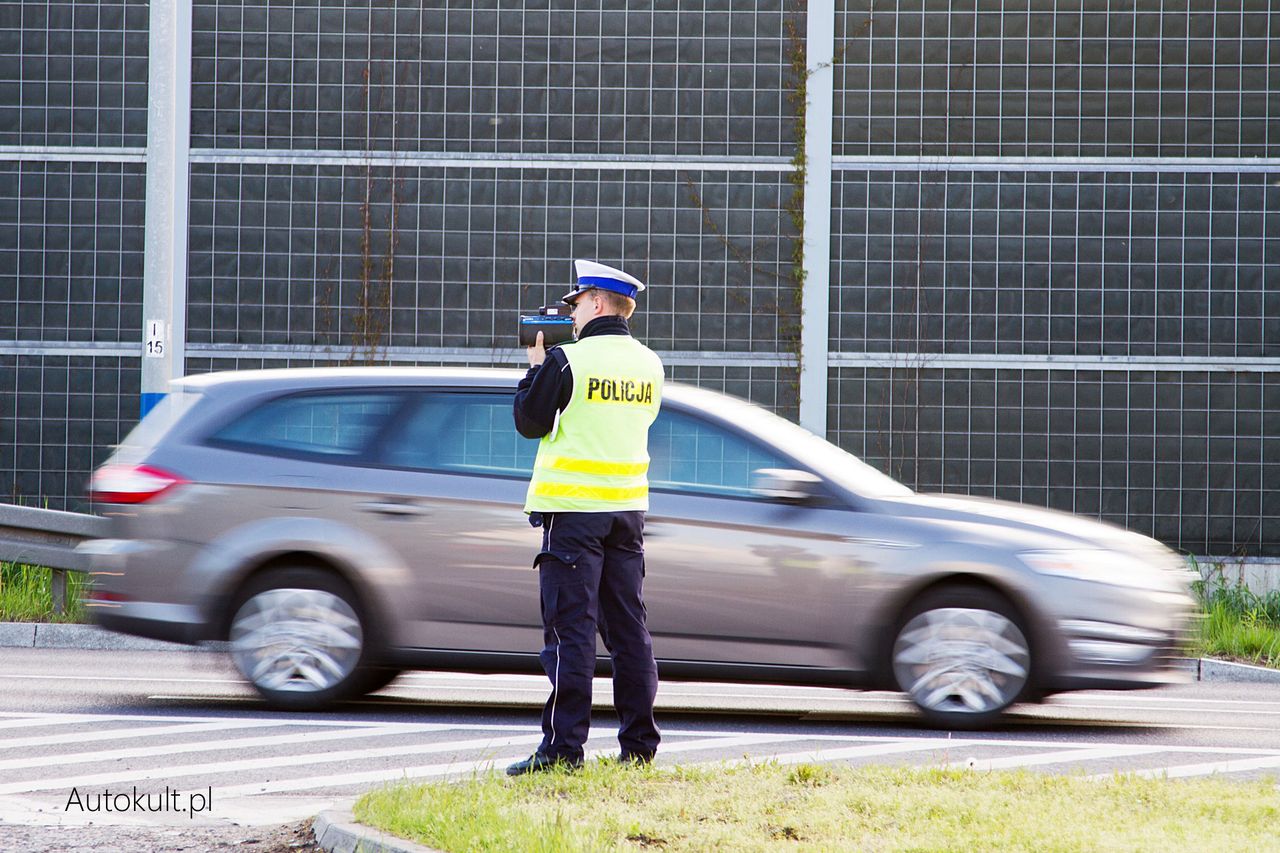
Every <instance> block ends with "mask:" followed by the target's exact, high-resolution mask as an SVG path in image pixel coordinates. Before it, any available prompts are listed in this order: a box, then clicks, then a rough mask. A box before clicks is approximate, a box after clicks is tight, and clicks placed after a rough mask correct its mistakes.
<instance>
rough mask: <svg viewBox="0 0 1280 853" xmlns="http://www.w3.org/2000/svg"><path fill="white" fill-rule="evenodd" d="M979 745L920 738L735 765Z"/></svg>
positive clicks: (738, 762) (753, 759)
mask: <svg viewBox="0 0 1280 853" xmlns="http://www.w3.org/2000/svg"><path fill="white" fill-rule="evenodd" d="M975 743H978V742H977V741H967V740H948V739H947V738H918V739H916V740H912V741H898V742H896V743H877V744H868V745H866V746H848V747H843V748H839V749H811V750H808V751H807V752H788V753H784V754H782V755H763V756H760V757H758V758H749V759H741V760H739V761H736V762H734V763H735V764H743V763H756V762H759V761H776V762H777V763H779V764H806V763H809V762H813V763H822V762H827V761H840V760H843V759H847V758H871V757H874V756H877V755H897V754H900V753H904V752H920V751H922V750H926V749H958V748H961V747H969V746H972V745H974V744H975Z"/></svg>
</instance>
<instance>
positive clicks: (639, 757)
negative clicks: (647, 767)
mask: <svg viewBox="0 0 1280 853" xmlns="http://www.w3.org/2000/svg"><path fill="white" fill-rule="evenodd" d="M618 761H620V762H621V763H623V764H636V765H644V764H652V763H653V753H652V752H624V753H622V754H621V755H619V756H618Z"/></svg>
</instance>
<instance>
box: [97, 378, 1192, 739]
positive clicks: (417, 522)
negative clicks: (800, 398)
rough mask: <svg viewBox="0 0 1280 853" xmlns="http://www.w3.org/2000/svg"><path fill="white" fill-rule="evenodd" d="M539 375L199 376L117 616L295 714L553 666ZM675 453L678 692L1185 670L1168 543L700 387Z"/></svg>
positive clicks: (162, 453)
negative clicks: (437, 673) (972, 488)
mask: <svg viewBox="0 0 1280 853" xmlns="http://www.w3.org/2000/svg"><path fill="white" fill-rule="evenodd" d="M521 375H523V374H522V373H521V372H517V371H510V370H480V369H426V368H334V369H307V370H277V371H270V370H268V371H251V372H236V373H221V374H209V375H204V376H197V377H191V378H187V379H182V380H179V381H177V382H176V383H175V384H174V386H173V390H172V393H171V394H169V395H168V396H167V397H166V398H165V400H164V401H163V402H162V403H161V405H160V406H159V407H157V409H156V410H155V411H153V412H152V413H151V414H149V415H148V416H147V417H146V418H145V419H144V420H143V421H142V423H141V424H139V425H138V427H137V428H136V429H135V430H134V431H133V432H132V433H131V434H130V435H129V436H128V438H127V439H126V441H125V442H124V443H123V444H122V445H121V446H120V447H119V448H118V450H117V451H116V452H115V453H114V455H113V456H112V457H111V458H110V459H109V460H108V461H107V463H106V464H105V465H104V466H103V467H102V468H100V469H99V470H98V471H97V472H96V474H95V475H94V477H93V480H92V482H91V486H90V489H91V492H92V494H93V496H94V498H95V500H96V501H97V503H98V506H99V508H100V511H101V512H102V513H103V514H104V515H107V516H109V517H110V519H111V523H112V525H114V527H113V534H112V538H110V539H101V540H94V541H92V542H90V543H86V545H84V546H82V547H83V548H84V549H85V550H87V551H89V552H90V553H91V554H93V555H94V563H95V568H96V570H97V571H99V572H100V573H99V574H98V575H97V576H96V580H95V584H94V591H93V593H92V600H91V602H90V603H91V604H92V605H93V607H92V612H93V613H94V616H95V618H96V620H97V621H98V622H99V623H100V624H102V625H103V626H105V627H107V628H110V629H112V630H115V631H121V632H124V633H129V634H136V635H140V636H145V637H156V638H161V639H167V640H176V641H180V642H185V643H197V642H201V641H205V640H229V641H230V649H231V655H232V657H233V658H234V661H235V663H236V665H237V666H238V668H239V669H240V671H241V672H243V673H244V675H245V677H246V678H247V679H248V680H249V681H251V682H252V683H253V685H254V686H255V687H256V688H257V690H258V691H259V692H260V693H261V694H262V696H264V697H265V698H266V699H267V700H268V701H269V702H270V703H272V704H273V705H275V706H278V707H283V708H292V709H308V708H316V707H320V706H323V705H325V704H327V703H330V702H332V701H334V700H338V699H343V698H349V697H354V696H359V695H362V694H365V693H368V692H370V691H373V690H376V689H378V688H379V687H382V686H383V685H385V684H387V683H388V682H389V681H390V680H391V679H392V678H394V677H395V676H396V675H397V674H398V673H399V672H401V671H402V670H405V669H410V668H413V669H441V670H467V671H473V672H540V671H541V670H540V666H539V663H538V655H537V653H538V651H539V649H540V648H541V645H542V631H541V625H540V620H539V607H538V578H537V572H536V570H535V569H533V568H532V562H533V557H534V554H535V553H536V552H537V549H538V544H539V536H540V531H538V530H535V529H533V528H531V527H530V526H529V522H528V519H527V518H526V516H525V515H524V513H523V512H522V510H521V508H522V506H523V502H524V496H525V490H526V487H527V484H528V479H529V475H530V472H531V470H532V467H533V459H534V454H535V450H536V447H537V443H536V442H534V441H529V440H526V439H523V438H521V437H520V436H519V435H518V434H517V433H516V431H515V429H514V426H513V423H512V415H511V408H512V396H513V394H514V390H515V386H516V382H517V381H518V379H519V377H520V376H521ZM650 455H651V457H652V463H651V467H650V470H649V477H650V483H651V495H650V503H651V508H650V512H649V515H648V520H647V523H646V528H645V531H646V548H645V551H646V552H645V564H646V572H647V574H646V579H645V597H646V603H647V606H648V612H649V626H650V630H651V632H652V634H653V641H654V651H655V653H656V655H657V657H658V668H659V673H660V676H661V677H662V678H664V679H699V680H713V681H762V682H772V683H791V684H806V685H839V686H846V687H858V688H877V689H878V688H888V689H896V690H901V691H903V692H905V693H906V694H907V695H908V696H909V697H910V699H911V700H912V701H913V702H914V703H915V705H916V706H918V707H919V709H920V710H921V712H923V714H924V716H925V717H926V718H927V719H928V720H929V721H930V722H931V723H932V724H934V725H939V726H946V727H954V728H965V727H974V726H980V725H984V724H988V723H990V722H991V721H992V720H994V719H995V718H996V717H997V716H998V715H999V714H1000V713H1001V712H1002V711H1004V710H1005V709H1006V708H1008V707H1009V706H1010V705H1011V704H1013V703H1015V702H1018V701H1035V700H1037V699H1039V698H1041V697H1044V696H1047V695H1049V694H1053V693H1058V692H1062V691H1067V690H1077V689H1083V688H1134V687H1148V686H1153V685H1157V684H1162V683H1167V682H1172V681H1180V680H1183V679H1182V676H1181V675H1180V671H1179V670H1178V668H1177V667H1176V665H1175V658H1176V657H1177V655H1178V654H1179V651H1180V639H1181V636H1182V634H1183V633H1184V631H1185V629H1186V627H1187V625H1188V621H1189V619H1190V614H1191V612H1192V599H1191V598H1190V596H1189V595H1188V586H1187V582H1188V579H1189V577H1190V576H1189V573H1188V572H1187V571H1186V569H1185V568H1184V564H1183V562H1182V561H1181V560H1180V559H1179V558H1178V557H1177V555H1175V554H1174V553H1173V552H1171V551H1169V550H1168V549H1167V548H1165V547H1164V546H1162V545H1160V544H1159V543H1158V542H1155V541H1154V540H1152V539H1148V538H1146V537H1143V536H1140V535H1137V534H1135V533H1130V532H1127V531H1125V530H1123V529H1120V528H1117V527H1113V526H1109V525H1105V524H1102V523H1099V522H1096V521H1092V520H1086V519H1082V518H1078V517H1075V516H1072V515H1068V514H1063V513H1058V512H1051V511H1047V510H1043V509H1035V508H1031V507H1026V506H1020V505H1016V504H1010V503H1000V502H996V501H992V500H987V499H980V498H969V497H955V496H944V495H919V494H915V493H913V492H912V491H911V490H910V489H908V488H906V487H905V486H903V485H901V484H900V483H897V482H896V481H894V480H892V479H890V478H889V477H886V476H885V475H883V474H881V473H879V472H878V471H876V470H875V469H873V468H871V467H870V466H868V465H866V464H865V463H863V462H861V461H860V460H858V459H857V458H856V457H854V456H852V455H850V454H848V453H846V452H844V451H843V450H840V449H839V448H837V447H835V446H834V445H832V444H830V443H828V442H826V441H824V440H823V439H821V438H818V437H817V436H815V435H813V434H812V433H809V432H807V431H805V430H803V429H801V428H800V427H798V426H796V425H795V424H792V423H790V422H789V421H787V420H785V419H783V418H780V417H778V416H776V415H773V414H771V413H770V412H768V411H766V410H764V409H762V408H760V407H758V406H755V405H753V404H751V403H748V402H745V401H742V400H739V399H736V398H733V397H729V396H726V395H723V394H718V393H714V392H711V391H707V390H703V389H699V388H696V387H692V386H688V385H680V384H677V383H670V384H668V386H667V387H666V389H665V392H664V396H663V401H662V411H661V414H660V415H659V417H658V419H657V421H656V422H655V423H654V425H653V427H652V429H651V431H650ZM601 652H602V660H601V664H602V667H604V668H607V664H608V658H607V656H605V654H604V652H603V649H602V650H601Z"/></svg>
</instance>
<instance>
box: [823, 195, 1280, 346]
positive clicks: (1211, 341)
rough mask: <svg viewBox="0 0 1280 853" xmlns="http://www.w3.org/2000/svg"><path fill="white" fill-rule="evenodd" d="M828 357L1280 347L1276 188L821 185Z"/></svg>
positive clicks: (1278, 199)
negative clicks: (825, 188)
mask: <svg viewBox="0 0 1280 853" xmlns="http://www.w3.org/2000/svg"><path fill="white" fill-rule="evenodd" d="M833 195H834V198H835V203H834V209H835V211H836V213H835V215H834V216H833V222H832V232H833V239H832V303H831V308H832V311H831V329H832V338H833V342H832V348H833V349H834V350H837V351H841V350H843V351H867V352H925V353H960V354H965V353H993V354H1002V355H1003V354H1007V355H1027V354H1060V355H1106V356H1170V357H1172V356H1209V357H1261V356H1265V355H1267V354H1269V353H1272V354H1273V353H1275V352H1277V351H1280V289H1278V288H1277V286H1276V281H1275V271H1276V269H1277V268H1278V267H1280V184H1277V183H1276V181H1275V178H1274V176H1273V175H1267V174H1264V173H1246V174H1241V173H1225V174H1222V173H1215V174H1206V173H1200V174H1195V173H1192V174H1186V173H1176V172H1173V173H1163V172H1162V173H1153V172H1148V173H1140V172H1108V173H1101V172H1093V173H1089V172H1022V171H1019V172H1012V171H1008V172H1005V171H1002V172H965V171H951V172H941V171H940V172H921V171H892V172H890V171H884V172H867V171H856V170H846V171H839V172H837V173H836V175H835V182H834V187H833Z"/></svg>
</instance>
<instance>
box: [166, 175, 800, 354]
mask: <svg viewBox="0 0 1280 853" xmlns="http://www.w3.org/2000/svg"><path fill="white" fill-rule="evenodd" d="M791 192H792V188H791V185H790V184H789V183H788V182H787V180H786V176H785V175H780V174H779V173H777V172H762V173H757V172H749V171H734V172H725V171H719V172H705V171H696V172H695V171H680V172H675V171H652V170H607V171H606V170H595V169H492V168H461V167H459V168H421V167H409V166H406V167H398V168H395V167H384V166H351V167H341V166H306V165H294V166H289V165H253V164H250V165H242V164H198V165H196V166H195V167H193V173H192V181H191V228H190V265H189V282H190V283H189V293H188V298H189V313H188V328H189V339H190V340H191V341H193V342H198V343H239V344H259V343H279V344H284V343H292V344H301V345H317V344H343V343H352V342H353V341H357V340H362V341H363V342H364V343H365V344H370V343H372V344H376V345H377V346H383V347H385V346H392V347H414V346H419V347H420V346H446V347H481V348H492V349H500V350H510V349H511V348H512V347H514V346H515V338H514V329H515V324H516V317H517V315H518V313H519V312H520V311H521V310H525V311H532V310H534V309H536V308H537V307H538V306H539V305H543V304H547V303H549V302H553V301H556V300H558V299H559V297H560V296H561V295H562V294H564V293H565V292H566V291H567V290H568V289H569V285H570V283H571V282H572V281H573V266H572V259H573V258H596V259H600V260H606V261H608V262H611V263H615V264H618V265H620V266H621V267H622V268H624V269H626V270H628V271H630V272H632V273H633V274H634V275H636V276H638V277H640V278H641V280H643V281H646V282H649V283H650V284H651V286H650V287H649V289H647V290H646V291H645V293H644V296H643V297H642V300H643V305H642V307H641V310H640V311H639V312H637V314H636V317H635V328H636V330H637V332H638V333H639V334H640V335H641V336H642V337H644V338H645V340H646V341H647V342H648V343H649V345H650V346H652V347H655V348H657V349H669V350H691V349H707V350H724V351H742V352H745V351H765V352H769V353H773V352H777V351H779V350H783V351H787V350H790V349H793V348H794V343H792V338H793V337H794V329H795V327H796V323H797V304H796V294H795V285H794V282H793V280H792V279H791V266H790V263H791V261H790V258H791V252H792V247H793V243H794V240H795V239H796V235H794V234H793V233H791V226H790V221H789V219H788V218H787V214H786V212H785V210H784V207H785V205H786V202H787V200H788V198H789V197H790V194H791ZM361 330H363V331H361ZM366 348H368V347H366ZM374 348H375V349H376V348H377V347H376V346H375V347H374Z"/></svg>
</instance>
